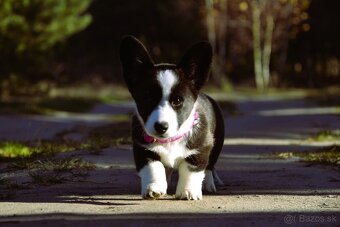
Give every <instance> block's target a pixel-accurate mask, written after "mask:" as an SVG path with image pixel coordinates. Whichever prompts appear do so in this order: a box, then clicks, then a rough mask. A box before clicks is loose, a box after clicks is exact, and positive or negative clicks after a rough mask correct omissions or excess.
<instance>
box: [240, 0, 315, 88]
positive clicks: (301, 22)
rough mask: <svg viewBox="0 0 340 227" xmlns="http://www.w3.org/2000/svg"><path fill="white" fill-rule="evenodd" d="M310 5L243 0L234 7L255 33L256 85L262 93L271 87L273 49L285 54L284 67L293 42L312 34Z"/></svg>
mask: <svg viewBox="0 0 340 227" xmlns="http://www.w3.org/2000/svg"><path fill="white" fill-rule="evenodd" d="M309 4H310V0H280V1H272V0H240V1H238V4H234V5H233V6H234V7H237V8H234V9H233V10H234V11H236V15H237V14H238V13H239V14H240V16H239V17H240V18H242V19H241V20H240V21H239V22H241V21H242V22H243V25H245V26H244V28H248V29H249V30H250V31H251V32H250V33H248V34H249V35H251V39H252V49H253V63H254V72H255V82H256V87H257V88H258V89H259V90H265V89H267V88H268V86H269V84H270V64H271V56H272V51H273V49H274V50H276V51H278V52H280V51H281V52H282V54H281V56H282V59H281V64H283V65H284V64H285V58H286V57H285V56H286V55H287V46H288V42H289V39H290V38H295V37H296V35H297V33H299V32H300V31H308V30H309V25H308V24H307V23H306V22H305V21H306V20H307V19H308V14H307V9H308V7H309ZM238 24H240V23H238ZM241 40H242V39H241ZM243 40H246V41H248V40H249V39H243ZM241 42H242V41H241Z"/></svg>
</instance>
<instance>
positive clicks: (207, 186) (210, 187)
mask: <svg viewBox="0 0 340 227" xmlns="http://www.w3.org/2000/svg"><path fill="white" fill-rule="evenodd" d="M203 190H204V191H207V192H216V186H215V182H214V177H213V172H212V171H211V170H206V171H205V177H204V180H203Z"/></svg>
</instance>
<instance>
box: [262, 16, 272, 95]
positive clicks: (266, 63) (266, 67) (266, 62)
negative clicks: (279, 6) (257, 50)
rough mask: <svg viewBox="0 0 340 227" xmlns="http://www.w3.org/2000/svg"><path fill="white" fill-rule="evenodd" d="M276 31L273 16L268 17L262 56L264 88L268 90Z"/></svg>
mask: <svg viewBox="0 0 340 227" xmlns="http://www.w3.org/2000/svg"><path fill="white" fill-rule="evenodd" d="M273 31H274V18H273V16H272V15H268V16H267V18H266V31H265V37H264V47H263V56H262V64H263V65H262V66H263V71H262V73H263V87H264V89H267V88H268V87H269V83H270V58H271V52H272V38H273Z"/></svg>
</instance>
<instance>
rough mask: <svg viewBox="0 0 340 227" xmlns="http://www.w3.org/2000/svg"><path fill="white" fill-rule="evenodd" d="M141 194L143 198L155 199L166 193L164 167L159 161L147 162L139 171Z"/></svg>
mask: <svg viewBox="0 0 340 227" xmlns="http://www.w3.org/2000/svg"><path fill="white" fill-rule="evenodd" d="M139 176H140V177H141V186H142V196H143V198H145V199H157V198H160V197H162V196H163V195H165V194H166V190H167V187H168V185H167V181H166V175H165V168H164V166H163V164H162V163H161V162H159V161H153V162H150V163H148V164H147V165H146V166H144V167H143V168H142V169H141V170H140V171H139Z"/></svg>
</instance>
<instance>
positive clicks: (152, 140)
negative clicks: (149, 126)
mask: <svg viewBox="0 0 340 227" xmlns="http://www.w3.org/2000/svg"><path fill="white" fill-rule="evenodd" d="M198 122H199V115H198V112H195V115H194V121H193V122H192V125H191V128H190V129H189V131H190V130H191V129H192V128H193V127H194V126H195V125H197V124H198ZM189 131H187V132H185V133H182V134H179V135H176V136H174V137H170V138H167V139H158V138H155V137H152V136H150V135H148V134H146V133H144V141H145V142H147V143H171V142H174V141H176V140H179V139H181V138H182V137H184V136H186V135H187V134H188V133H189Z"/></svg>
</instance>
